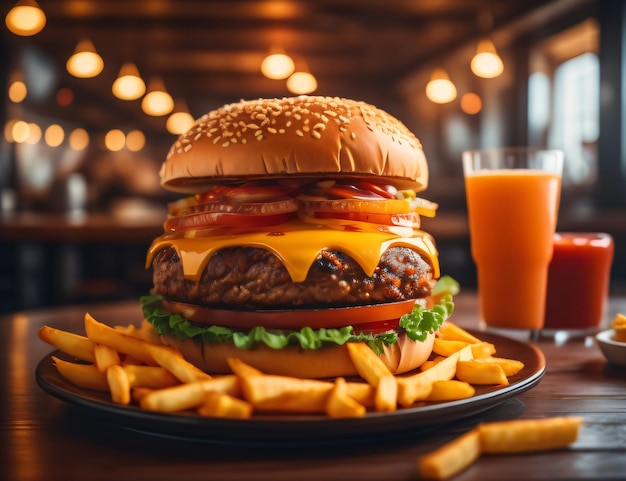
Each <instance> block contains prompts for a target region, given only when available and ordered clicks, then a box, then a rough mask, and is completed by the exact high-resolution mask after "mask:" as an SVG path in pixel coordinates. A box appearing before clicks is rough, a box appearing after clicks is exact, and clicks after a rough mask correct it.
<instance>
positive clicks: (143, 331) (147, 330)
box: [113, 319, 161, 344]
mask: <svg viewBox="0 0 626 481" xmlns="http://www.w3.org/2000/svg"><path fill="white" fill-rule="evenodd" d="M113 329H115V330H116V331H119V332H122V333H124V334H127V335H129V336H133V337H137V338H139V339H143V340H144V341H147V342H150V343H152V344H160V342H161V341H160V339H159V334H158V333H157V332H156V329H155V328H154V326H153V325H152V324H150V323H149V322H148V321H147V320H146V319H143V320H142V321H141V324H140V325H139V327H137V326H135V325H134V324H129V325H127V326H113Z"/></svg>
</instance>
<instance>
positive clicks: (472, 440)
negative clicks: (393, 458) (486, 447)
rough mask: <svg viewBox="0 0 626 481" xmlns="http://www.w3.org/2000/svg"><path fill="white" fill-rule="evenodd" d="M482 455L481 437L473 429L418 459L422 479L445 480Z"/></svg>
mask: <svg viewBox="0 0 626 481" xmlns="http://www.w3.org/2000/svg"><path fill="white" fill-rule="evenodd" d="M480 454H481V445H480V435H479V433H478V430H476V429H472V430H470V431H468V432H467V433H465V434H463V435H462V436H459V437H458V438H456V439H453V440H452V441H450V442H448V443H446V444H444V445H443V446H441V447H439V448H438V449H436V450H435V451H433V452H431V453H429V454H426V455H424V456H422V457H421V458H419V459H418V462H417V469H418V471H419V474H420V477H423V478H426V479H436V480H444V479H448V478H450V477H452V476H454V475H455V474H458V473H460V472H461V471H463V470H464V469H466V468H468V467H469V466H470V465H471V464H472V463H474V462H475V461H476V460H477V459H478V458H479V457H480Z"/></svg>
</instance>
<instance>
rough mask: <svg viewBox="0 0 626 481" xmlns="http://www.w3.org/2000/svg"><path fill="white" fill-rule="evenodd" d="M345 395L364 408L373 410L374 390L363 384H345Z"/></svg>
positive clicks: (348, 382)
mask: <svg viewBox="0 0 626 481" xmlns="http://www.w3.org/2000/svg"><path fill="white" fill-rule="evenodd" d="M346 393H347V394H348V396H350V397H351V398H352V399H354V400H355V401H356V402H358V403H359V404H361V405H363V406H365V408H373V407H374V400H375V397H376V389H375V388H373V387H372V386H370V385H369V384H367V383H364V382H350V381H347V382H346Z"/></svg>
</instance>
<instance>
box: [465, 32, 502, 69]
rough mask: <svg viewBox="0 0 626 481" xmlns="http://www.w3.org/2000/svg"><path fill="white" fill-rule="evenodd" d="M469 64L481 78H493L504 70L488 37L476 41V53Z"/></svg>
mask: <svg viewBox="0 0 626 481" xmlns="http://www.w3.org/2000/svg"><path fill="white" fill-rule="evenodd" d="M470 66H471V69H472V72H474V75H476V76H477V77H482V78H494V77H497V76H498V75H500V74H501V73H502V72H503V71H504V64H503V63H502V59H501V58H500V56H499V55H498V52H497V51H496V46H495V45H494V44H493V42H492V41H491V40H489V39H488V38H485V39H483V40H481V41H480V42H478V47H477V48H476V55H474V57H473V58H472V63H471V65H470Z"/></svg>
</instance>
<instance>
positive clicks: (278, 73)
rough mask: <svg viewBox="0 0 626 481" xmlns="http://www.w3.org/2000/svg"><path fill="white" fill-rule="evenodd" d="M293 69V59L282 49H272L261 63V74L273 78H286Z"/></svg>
mask: <svg viewBox="0 0 626 481" xmlns="http://www.w3.org/2000/svg"><path fill="white" fill-rule="evenodd" d="M294 70H295V64H294V61H293V60H292V59H291V57H290V56H289V55H287V54H286V53H285V52H283V51H282V50H277V49H274V50H273V51H271V52H270V54H269V55H268V56H267V57H265V58H264V59H263V62H262V63H261V72H262V73H263V75H265V76H266V77H267V78H270V79H274V80H282V79H286V78H287V77H289V76H290V75H291V74H292V73H293V71H294Z"/></svg>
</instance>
